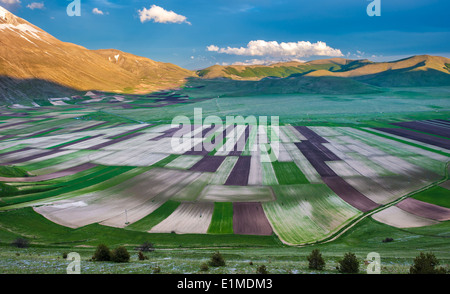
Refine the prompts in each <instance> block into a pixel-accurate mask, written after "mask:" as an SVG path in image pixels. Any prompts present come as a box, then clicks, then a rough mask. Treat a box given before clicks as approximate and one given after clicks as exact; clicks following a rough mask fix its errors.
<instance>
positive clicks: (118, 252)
mask: <svg viewBox="0 0 450 294" xmlns="http://www.w3.org/2000/svg"><path fill="white" fill-rule="evenodd" d="M111 260H112V261H114V262H129V261H130V254H129V253H128V250H127V248H125V247H124V246H120V247H117V248H116V249H114V250H113V251H112V252H111Z"/></svg>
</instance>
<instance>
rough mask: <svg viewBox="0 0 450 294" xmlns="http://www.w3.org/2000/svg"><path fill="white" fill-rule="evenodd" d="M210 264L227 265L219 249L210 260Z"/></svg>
mask: <svg viewBox="0 0 450 294" xmlns="http://www.w3.org/2000/svg"><path fill="white" fill-rule="evenodd" d="M209 265H210V266H215V267H217V266H225V259H224V258H223V256H222V254H220V252H219V251H217V252H215V253H214V254H213V255H212V256H211V260H210V261H209Z"/></svg>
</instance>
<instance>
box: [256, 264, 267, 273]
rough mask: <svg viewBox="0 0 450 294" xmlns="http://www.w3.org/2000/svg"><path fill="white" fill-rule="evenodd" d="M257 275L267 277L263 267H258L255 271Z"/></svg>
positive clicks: (265, 269)
mask: <svg viewBox="0 0 450 294" xmlns="http://www.w3.org/2000/svg"><path fill="white" fill-rule="evenodd" d="M256 273H257V274H261V275H267V274H268V271H267V268H266V266H265V265H260V266H258V269H257V270H256Z"/></svg>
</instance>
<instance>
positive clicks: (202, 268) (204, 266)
mask: <svg viewBox="0 0 450 294" xmlns="http://www.w3.org/2000/svg"><path fill="white" fill-rule="evenodd" d="M200 270H201V271H202V272H207V271H208V270H209V266H208V264H207V263H206V262H204V263H202V264H201V265H200Z"/></svg>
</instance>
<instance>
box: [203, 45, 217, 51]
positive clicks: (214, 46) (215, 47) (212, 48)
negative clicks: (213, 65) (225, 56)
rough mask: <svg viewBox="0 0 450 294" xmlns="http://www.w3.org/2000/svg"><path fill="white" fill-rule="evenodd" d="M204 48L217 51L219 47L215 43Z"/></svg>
mask: <svg viewBox="0 0 450 294" xmlns="http://www.w3.org/2000/svg"><path fill="white" fill-rule="evenodd" d="M206 50H208V51H213V52H217V51H219V47H217V46H216V45H210V46H207V47H206Z"/></svg>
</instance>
